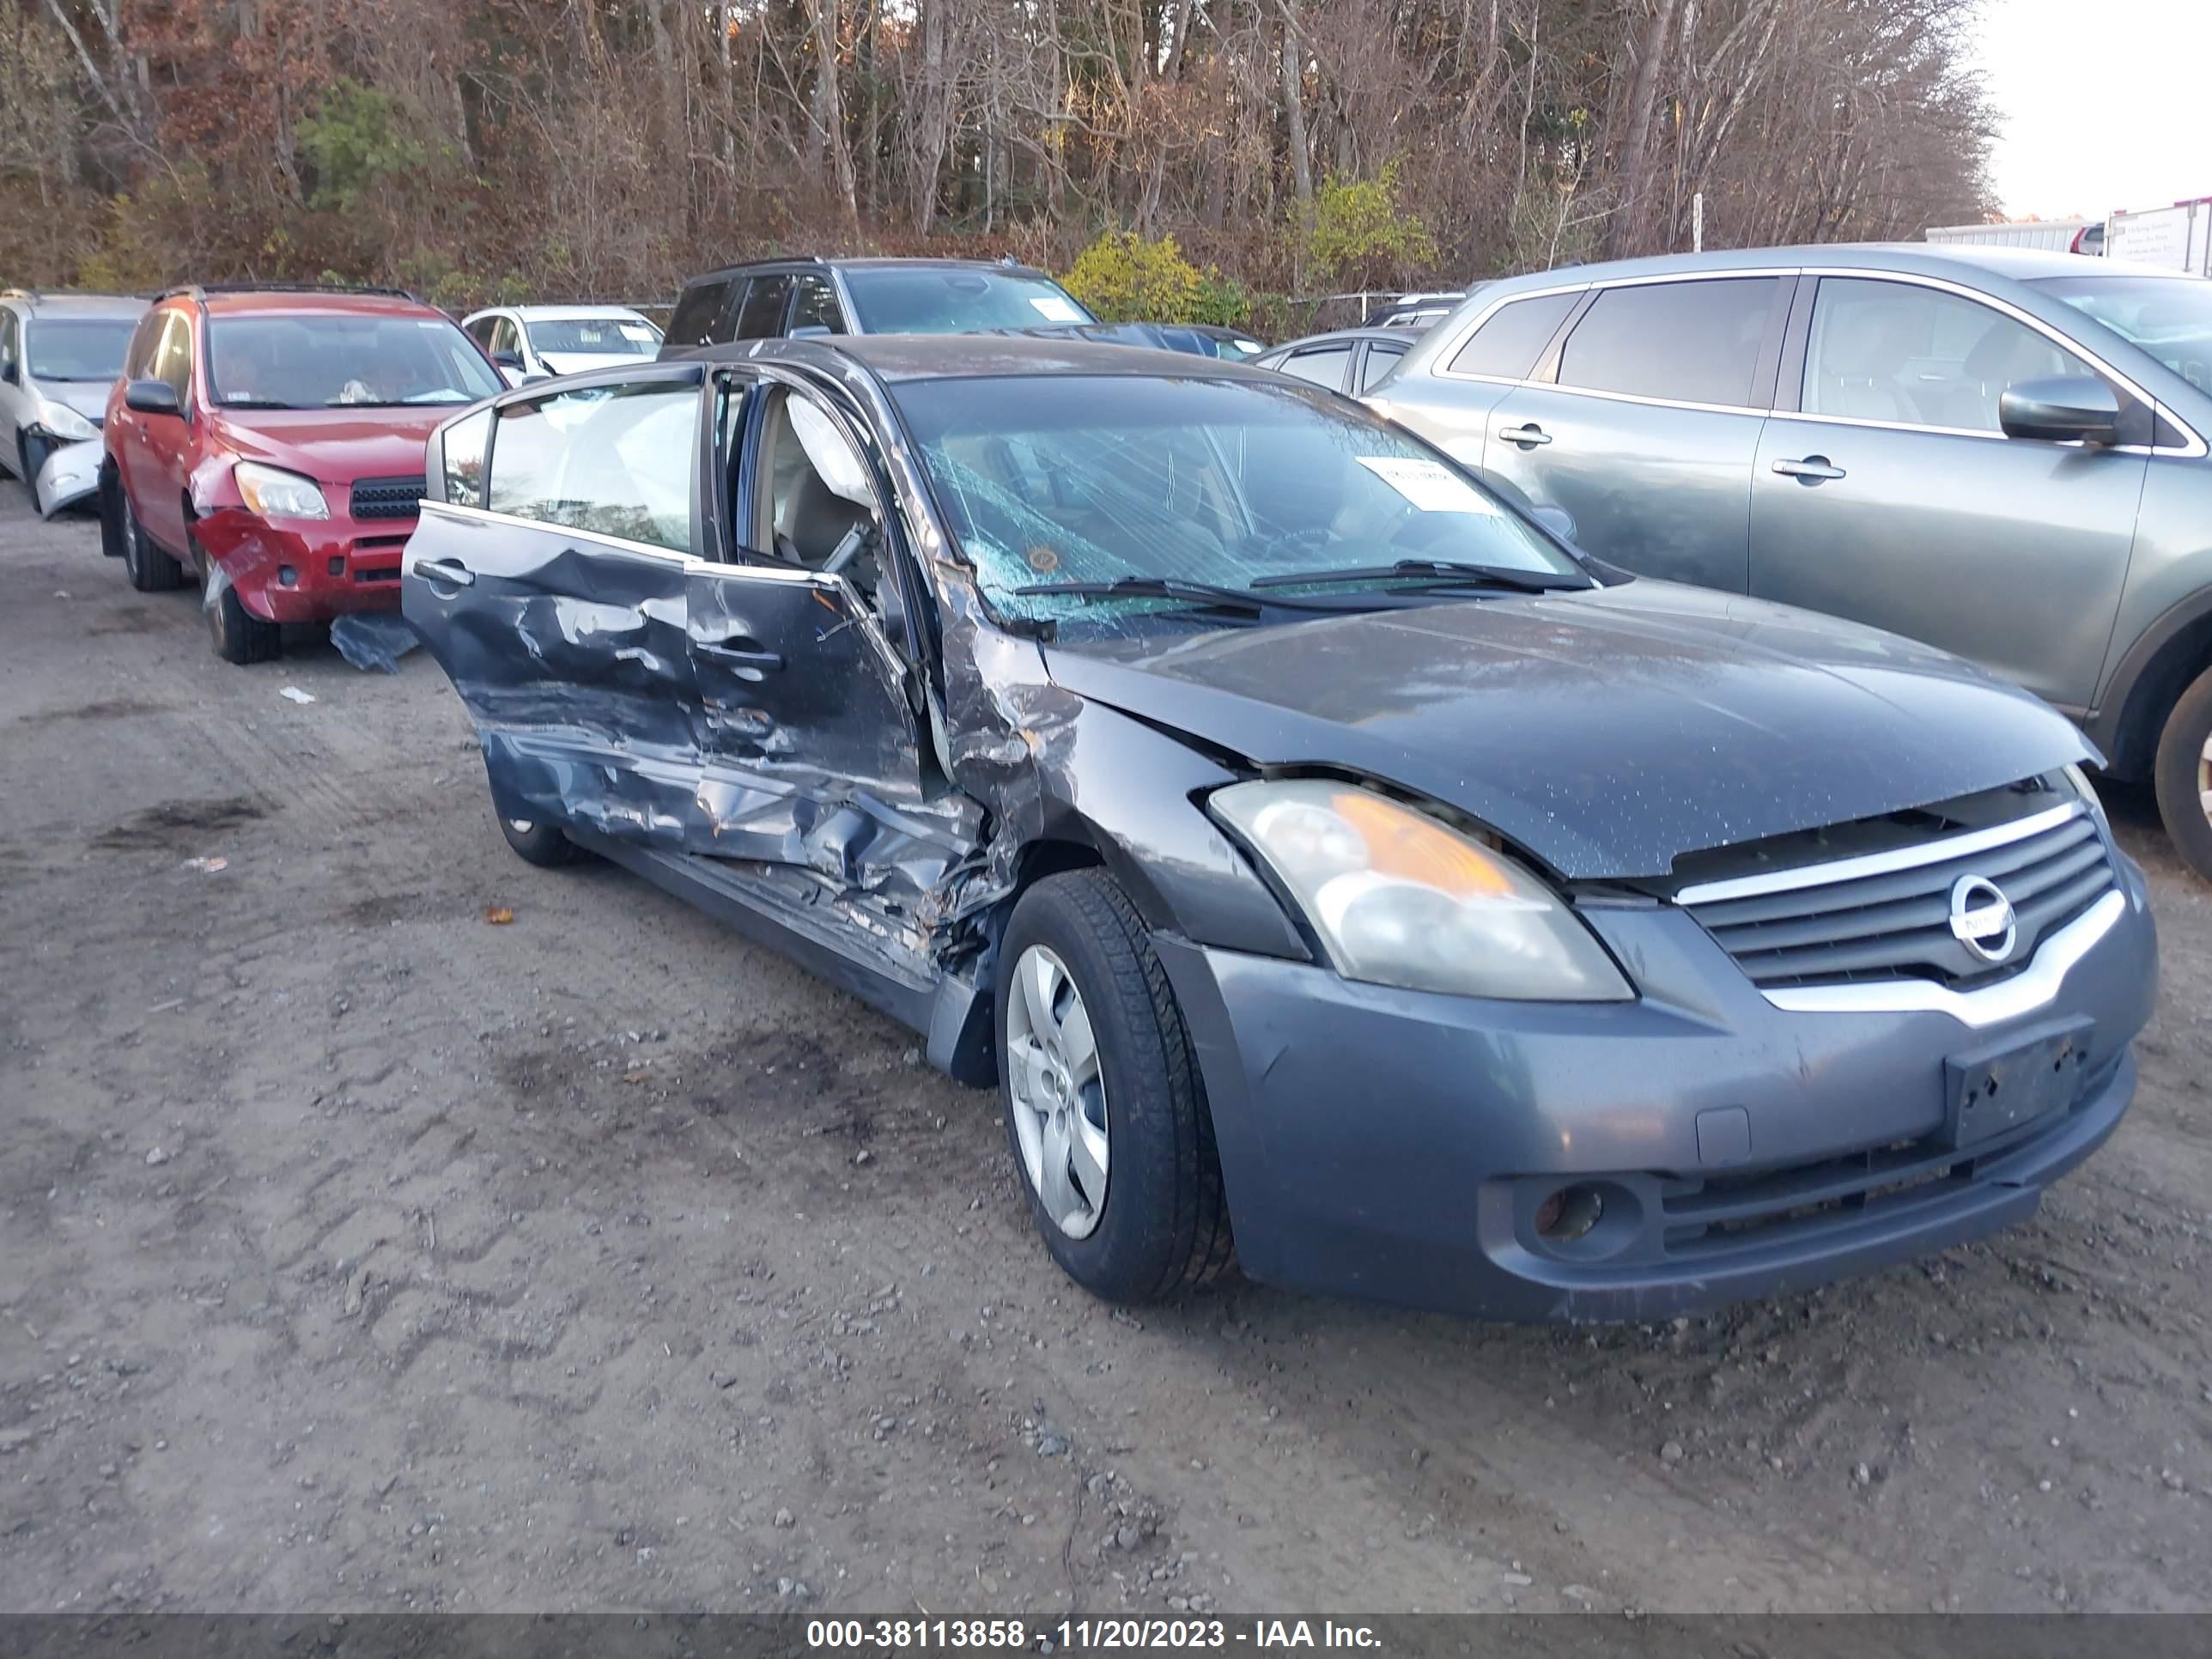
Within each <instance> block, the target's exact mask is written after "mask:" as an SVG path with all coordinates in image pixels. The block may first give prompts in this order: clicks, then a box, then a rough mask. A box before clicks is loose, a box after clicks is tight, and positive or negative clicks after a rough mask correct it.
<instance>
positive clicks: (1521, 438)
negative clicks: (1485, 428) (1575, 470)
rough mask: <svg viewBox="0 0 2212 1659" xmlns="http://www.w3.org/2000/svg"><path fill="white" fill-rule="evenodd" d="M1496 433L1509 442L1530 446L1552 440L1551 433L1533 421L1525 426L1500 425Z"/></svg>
mask: <svg viewBox="0 0 2212 1659" xmlns="http://www.w3.org/2000/svg"><path fill="white" fill-rule="evenodd" d="M1498 436H1499V437H1501V438H1503V439H1504V440H1505V441H1506V442H1507V443H1509V444H1523V445H1527V446H1528V447H1532V448H1533V447H1534V446H1535V445H1537V444H1547V443H1549V442H1551V441H1552V435H1551V434H1550V433H1548V432H1547V431H1545V430H1544V428H1542V427H1541V426H1538V425H1537V424H1536V423H1535V422H1534V421H1531V422H1528V425H1526V426H1501V427H1499V428H1498Z"/></svg>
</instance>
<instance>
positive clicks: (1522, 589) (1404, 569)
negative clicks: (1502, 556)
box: [1252, 559, 1587, 593]
mask: <svg viewBox="0 0 2212 1659" xmlns="http://www.w3.org/2000/svg"><path fill="white" fill-rule="evenodd" d="M1399 576H1444V577H1450V578H1454V579H1455V580H1453V581H1451V582H1449V583H1437V584H1434V585H1435V586H1462V585H1464V584H1474V585H1475V586H1483V587H1503V588H1505V589H1508V590H1509V591H1510V592H1516V593H1553V592H1559V590H1560V589H1562V588H1569V587H1573V588H1579V587H1583V586H1587V584H1586V583H1583V582H1577V581H1573V580H1567V579H1565V578H1563V577H1554V576H1549V575H1547V574H1544V573H1543V572H1541V571H1535V570H1516V569H1514V568H1512V567H1510V565H1502V564H1474V563H1471V562H1468V561H1465V560H1462V559H1401V560H1399V561H1398V562H1396V563H1395V564H1370V565H1358V566H1354V567H1352V568H1350V569H1345V568H1334V569H1328V570H1291V571H1286V572H1284V573H1283V574H1279V575H1273V576H1261V577H1258V578H1256V579H1255V580H1254V581H1253V583H1252V586H1255V587H1305V586H1316V585H1320V584H1324V583H1335V582H1380V581H1389V580H1392V579H1393V578H1394V577H1399Z"/></svg>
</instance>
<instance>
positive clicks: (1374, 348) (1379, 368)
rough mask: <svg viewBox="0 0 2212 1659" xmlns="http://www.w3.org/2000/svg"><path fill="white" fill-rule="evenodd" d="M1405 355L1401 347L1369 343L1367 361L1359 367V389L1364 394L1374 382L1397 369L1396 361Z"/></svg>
mask: <svg viewBox="0 0 2212 1659" xmlns="http://www.w3.org/2000/svg"><path fill="white" fill-rule="evenodd" d="M1405 355H1406V348H1405V347H1403V346H1401V345H1384V344H1382V343H1377V342H1374V341H1370V342H1369V343H1368V347H1367V361H1366V362H1364V363H1362V364H1361V365H1360V366H1359V389H1360V390H1361V391H1362V392H1364V391H1366V390H1367V389H1368V388H1369V387H1370V386H1373V385H1374V384H1375V383H1376V381H1377V380H1381V379H1382V378H1383V376H1384V375H1385V374H1389V372H1390V371H1391V370H1392V369H1394V368H1397V367H1398V360H1399V359H1400V358H1401V357H1403V356H1405Z"/></svg>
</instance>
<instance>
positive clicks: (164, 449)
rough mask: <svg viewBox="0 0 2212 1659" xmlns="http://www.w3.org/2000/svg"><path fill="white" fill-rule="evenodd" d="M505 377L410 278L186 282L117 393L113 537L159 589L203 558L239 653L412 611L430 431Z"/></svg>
mask: <svg viewBox="0 0 2212 1659" xmlns="http://www.w3.org/2000/svg"><path fill="white" fill-rule="evenodd" d="M505 386H506V382H505V381H503V380H501V378H500V374H499V371H498V370H497V369H495V368H493V367H492V365H491V362H490V360H489V358H487V357H486V356H484V355H483V349H481V348H480V347H478V346H477V343H476V342H475V341H473V340H471V338H469V337H468V336H467V335H465V334H464V333H463V332H462V331H461V330H460V328H459V325H457V324H455V323H454V322H453V320H452V319H450V318H448V317H447V316H446V315H445V313H442V312H440V311H437V310H434V309H433V308H432V307H429V306H427V305H424V304H423V303H422V301H419V300H417V299H416V298H415V297H414V296H413V295H408V294H401V293H398V292H396V291H392V290H387V289H291V288H265V287H256V288H228V289H226V288H185V289H172V290H170V291H169V292H168V293H167V294H164V295H161V297H160V298H159V299H158V300H156V301H155V303H154V306H153V307H152V309H150V310H149V311H148V312H147V313H146V316H145V319H144V320H143V321H142V322H141V323H140V324H139V325H138V331H137V333H136V334H134V335H133V336H132V337H131V349H130V352H129V355H128V356H126V357H125V361H124V366H123V378H122V379H121V380H118V382H117V383H116V385H115V387H114V389H113V390H112V392H109V393H108V399H107V416H106V423H105V425H104V427H103V428H102V431H103V435H104V439H105V442H106V458H105V459H104V460H103V462H102V464H101V467H100V537H101V544H102V547H103V550H105V551H106V553H107V554H108V555H109V556H111V557H116V558H120V559H122V560H123V562H124V564H125V568H126V569H127V570H128V571H129V573H130V576H131V586H133V587H136V588H137V589H139V590H140V591H141V592H155V591H158V590H162V589H167V588H173V587H175V586H178V585H179V582H180V581H181V580H182V579H183V574H184V570H185V568H186V567H187V566H189V567H190V568H191V569H192V570H193V571H194V572H195V573H196V574H197V575H198V576H199V578H200V580H201V581H202V582H203V583H204V585H205V587H206V592H207V598H206V609H207V613H208V620H209V625H210V628H211V629H212V630H213V632H214V635H215V647H216V653H218V654H219V655H221V656H222V657H223V658H224V659H226V660H228V661H230V662H235V663H248V662H265V661H267V660H269V659H270V658H273V657H275V656H276V655H278V654H279V653H281V652H282V650H283V635H282V632H281V628H280V625H281V624H283V623H288V622H327V621H329V620H330V619H331V618H332V617H337V616H341V615H343V614H344V613H345V612H347V611H396V610H398V607H399V555H400V551H401V550H402V549H403V548H404V547H405V546H406V544H407V538H408V537H409V536H410V535H411V534H412V533H413V532H414V529H415V519H416V502H417V501H419V500H420V499H421V496H422V446H423V441H424V440H425V439H426V438H428V436H429V435H430V432H431V430H432V428H435V426H436V425H437V424H438V423H439V422H441V421H442V420H445V419H446V418H447V416H451V415H452V414H453V412H454V410H456V409H457V408H459V407H460V406H462V405H464V404H471V403H474V402H475V401H476V400H477V398H488V397H490V396H491V395H492V394H493V393H495V392H501V391H503V390H504V389H505Z"/></svg>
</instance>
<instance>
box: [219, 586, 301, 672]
mask: <svg viewBox="0 0 2212 1659" xmlns="http://www.w3.org/2000/svg"><path fill="white" fill-rule="evenodd" d="M212 579H213V578H212V576H210V580H212ZM207 615H208V633H209V635H210V638H212V640H213V641H214V642H215V653H216V656H218V657H221V658H222V659H223V660H224V661H225V662H228V663H235V664H237V665H239V666H240V667H241V668H243V667H245V666H246V665H248V664H250V663H257V662H275V661H276V659H277V658H279V657H281V656H283V654H284V630H283V628H281V627H280V626H278V625H277V624H276V623H273V622H264V621H263V620H262V619H261V618H260V617H257V616H255V615H254V614H253V613H252V611H248V610H247V609H246V607H245V606H244V605H241V604H240V603H239V599H238V590H237V589H236V588H234V587H233V586H231V585H230V584H229V583H228V582H225V583H223V584H222V592H221V593H219V594H217V595H216V597H215V599H212V600H211V601H210V602H209V603H208V605H207Z"/></svg>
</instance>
